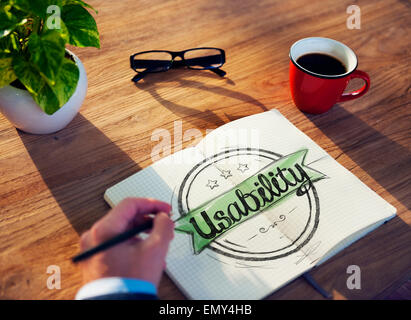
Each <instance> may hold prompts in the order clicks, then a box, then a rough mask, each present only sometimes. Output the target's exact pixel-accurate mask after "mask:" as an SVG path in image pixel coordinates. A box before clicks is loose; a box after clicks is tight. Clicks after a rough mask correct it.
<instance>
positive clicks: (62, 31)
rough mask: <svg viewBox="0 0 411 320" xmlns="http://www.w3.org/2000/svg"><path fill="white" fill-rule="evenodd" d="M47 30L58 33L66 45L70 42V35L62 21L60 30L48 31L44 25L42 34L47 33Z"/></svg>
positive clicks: (46, 25)
mask: <svg viewBox="0 0 411 320" xmlns="http://www.w3.org/2000/svg"><path fill="white" fill-rule="evenodd" d="M49 30H54V31H56V32H58V33H60V36H61V38H62V39H63V40H64V42H65V43H68V42H69V41H70V34H69V31H68V29H67V27H66V25H65V24H64V22H63V20H60V28H59V29H49V28H48V24H47V23H45V24H44V26H43V31H42V32H43V33H45V32H47V31H49Z"/></svg>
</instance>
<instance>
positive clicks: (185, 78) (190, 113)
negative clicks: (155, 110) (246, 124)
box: [135, 69, 269, 129]
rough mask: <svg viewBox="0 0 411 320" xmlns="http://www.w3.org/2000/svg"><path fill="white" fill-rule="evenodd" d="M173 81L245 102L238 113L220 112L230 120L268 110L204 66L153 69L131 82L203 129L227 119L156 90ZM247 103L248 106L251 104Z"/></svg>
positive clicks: (186, 86) (229, 80)
mask: <svg viewBox="0 0 411 320" xmlns="http://www.w3.org/2000/svg"><path fill="white" fill-rule="evenodd" d="M199 77H202V78H204V79H205V80H209V79H212V80H213V82H215V81H219V82H220V83H221V85H216V84H210V83H209V82H208V83H205V82H202V81H200V80H198V78H199ZM175 84H177V85H178V87H182V88H192V89H196V90H201V91H206V92H210V93H213V94H216V95H220V96H223V97H227V98H232V99H235V100H237V101H240V102H241V103H244V104H247V105H248V108H247V109H244V113H243V114H240V115H238V114H237V113H236V114H229V113H227V112H224V115H225V116H226V117H227V119H228V120H229V121H233V120H236V119H239V118H242V117H244V116H248V115H250V114H253V113H259V112H263V111H268V110H269V109H268V108H267V107H266V106H265V105H264V104H263V103H261V102H260V101H258V100H257V99H255V98H253V97H252V96H250V95H248V94H245V93H242V92H238V91H235V90H231V89H229V88H227V86H235V82H234V81H232V80H231V79H230V78H228V77H225V78H219V77H218V76H216V75H214V74H212V73H210V72H209V71H207V70H202V71H198V70H191V69H173V70H170V71H168V72H167V74H164V73H153V74H149V75H147V76H146V77H145V78H144V79H143V80H142V81H140V82H137V83H135V86H136V87H137V88H138V89H140V90H144V91H146V92H148V93H149V94H150V95H151V96H152V97H153V98H154V99H155V100H156V101H157V102H158V103H159V104H161V105H162V106H164V107H165V108H167V109H168V110H170V111H171V112H173V113H174V114H176V115H177V116H179V117H181V118H184V119H185V120H187V121H189V122H190V123H192V124H193V126H194V127H196V128H199V129H206V128H209V127H210V124H211V125H214V126H216V127H219V126H221V125H223V124H225V123H226V122H227V121H226V120H224V119H223V118H222V117H221V116H219V115H218V114H217V113H215V111H212V110H210V109H205V110H198V109H195V108H191V107H188V106H185V105H182V104H178V103H175V102H173V101H171V100H169V99H166V98H165V96H163V95H161V94H160V92H159V90H160V88H164V87H167V86H170V87H171V86H173V87H175ZM250 105H251V106H252V107H251V108H250Z"/></svg>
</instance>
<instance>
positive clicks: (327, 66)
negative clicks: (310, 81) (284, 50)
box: [297, 53, 347, 76]
mask: <svg viewBox="0 0 411 320" xmlns="http://www.w3.org/2000/svg"><path fill="white" fill-rule="evenodd" d="M297 63H298V64H299V65H300V66H301V67H303V68H304V69H307V70H309V71H311V72H314V73H318V74H323V75H330V76H331V75H333V76H335V75H339V74H344V73H346V72H347V68H346V67H345V66H344V64H343V63H342V62H341V61H340V60H338V59H336V58H334V57H332V56H329V55H328V54H324V53H308V54H305V55H303V56H301V57H299V58H298V59H297Z"/></svg>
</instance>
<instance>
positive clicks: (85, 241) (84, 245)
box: [80, 230, 92, 251]
mask: <svg viewBox="0 0 411 320" xmlns="http://www.w3.org/2000/svg"><path fill="white" fill-rule="evenodd" d="M91 246H92V244H91V239H90V230H88V231H86V232H84V233H83V234H82V235H81V238H80V250H81V251H84V250H87V249H88V248H90V247H91Z"/></svg>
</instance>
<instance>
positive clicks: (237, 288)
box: [105, 150, 308, 299]
mask: <svg viewBox="0 0 411 320" xmlns="http://www.w3.org/2000/svg"><path fill="white" fill-rule="evenodd" d="M189 152H193V151H192V150H189V151H187V150H183V151H181V153H182V155H183V157H184V155H185V154H186V153H187V154H188V153H189ZM178 156H179V155H177V156H176V155H172V156H171V157H169V158H167V159H163V160H160V161H158V162H156V163H155V164H154V165H152V166H150V167H148V168H146V169H144V170H141V171H140V172H138V173H136V174H134V175H132V176H131V177H129V178H127V179H125V180H124V181H122V182H120V183H118V184H117V185H115V186H113V187H111V188H109V189H108V190H107V191H106V193H105V199H106V200H107V202H108V203H109V204H110V205H111V206H115V205H116V204H118V203H119V202H120V201H121V200H122V199H124V198H126V197H150V198H156V199H159V200H162V201H166V202H169V203H171V204H172V207H173V209H172V212H173V214H172V219H173V220H175V219H177V218H178V217H179V213H178V188H179V186H180V185H181V183H182V181H183V180H184V178H185V177H186V175H187V173H188V172H189V171H190V170H191V169H192V167H193V166H195V165H196V164H198V162H201V161H199V160H201V159H203V160H204V157H203V155H202V154H201V153H200V154H199V155H198V157H197V158H196V159H195V160H194V161H193V162H192V163H184V164H181V163H180V162H179V160H178V161H174V160H173V157H178ZM189 158H190V157H189V156H187V157H184V159H185V160H186V161H187V160H188V159H189ZM220 173H221V172H220V171H219V170H218V169H215V168H213V167H212V166H211V167H210V168H208V174H210V175H215V176H218V175H219V174H220ZM207 182H208V181H207V179H206V180H204V178H203V177H200V179H196V181H195V182H194V183H193V185H192V187H193V188H199V187H203V186H204V185H206V183H207ZM221 182H223V180H222V181H221ZM233 186H234V185H233V183H231V182H227V183H226V184H223V183H220V185H219V188H221V189H219V192H218V193H224V192H226V191H228V190H229V189H231V188H233ZM218 193H217V192H216V193H208V194H207V193H204V192H198V193H190V203H189V205H190V206H191V207H196V206H198V205H201V204H202V203H204V202H207V201H209V200H211V199H212V198H214V197H215V196H216V195H218ZM284 208H285V210H289V208H288V207H287V205H284ZM250 222H251V224H248V228H247V227H244V226H240V227H239V228H240V229H239V230H240V232H241V233H243V234H247V232H249V231H248V229H250V226H252V225H253V224H255V222H254V221H250ZM268 222H269V221H268V220H267V223H268ZM242 229H243V230H244V231H241V230H242ZM276 233H277V231H274V233H273V234H271V237H272V238H279V237H280V236H281V235H277V236H276ZM230 239H231V240H233V241H237V239H236V238H235V237H234V238H230ZM282 241H284V243H287V244H288V243H289V242H290V241H289V240H288V239H286V238H285V239H284V240H282ZM259 248H260V249H261V250H264V249H265V245H264V243H262V244H261V245H260V246H259ZM293 259H294V258H290V259H288V260H289V261H288V260H287V259H283V260H282V261H275V262H267V263H266V264H257V265H256V264H253V263H252V261H251V262H250V261H236V260H233V259H227V258H226V257H224V256H221V255H219V254H216V253H215V252H214V251H213V250H210V249H205V250H204V251H203V252H202V253H201V254H199V255H195V254H194V253H193V247H192V243H191V239H190V237H189V236H188V235H186V234H181V233H175V237H174V239H173V241H172V242H171V244H170V249H169V254H168V256H167V269H166V272H167V274H168V275H169V276H170V278H171V279H173V281H174V282H175V283H176V285H177V286H178V287H179V288H180V289H181V290H182V291H183V292H184V293H185V295H186V296H187V297H188V298H191V299H261V298H263V297H265V296H267V295H268V294H270V293H271V292H272V291H273V290H275V289H277V288H280V287H281V286H282V285H284V283H285V282H287V281H291V280H292V279H294V278H296V277H298V276H299V275H300V274H302V273H303V272H304V271H306V270H307V268H308V265H307V263H306V262H303V263H301V264H298V265H292V261H291V260H293ZM287 261H288V262H287ZM284 264H290V267H287V268H284Z"/></svg>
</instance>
